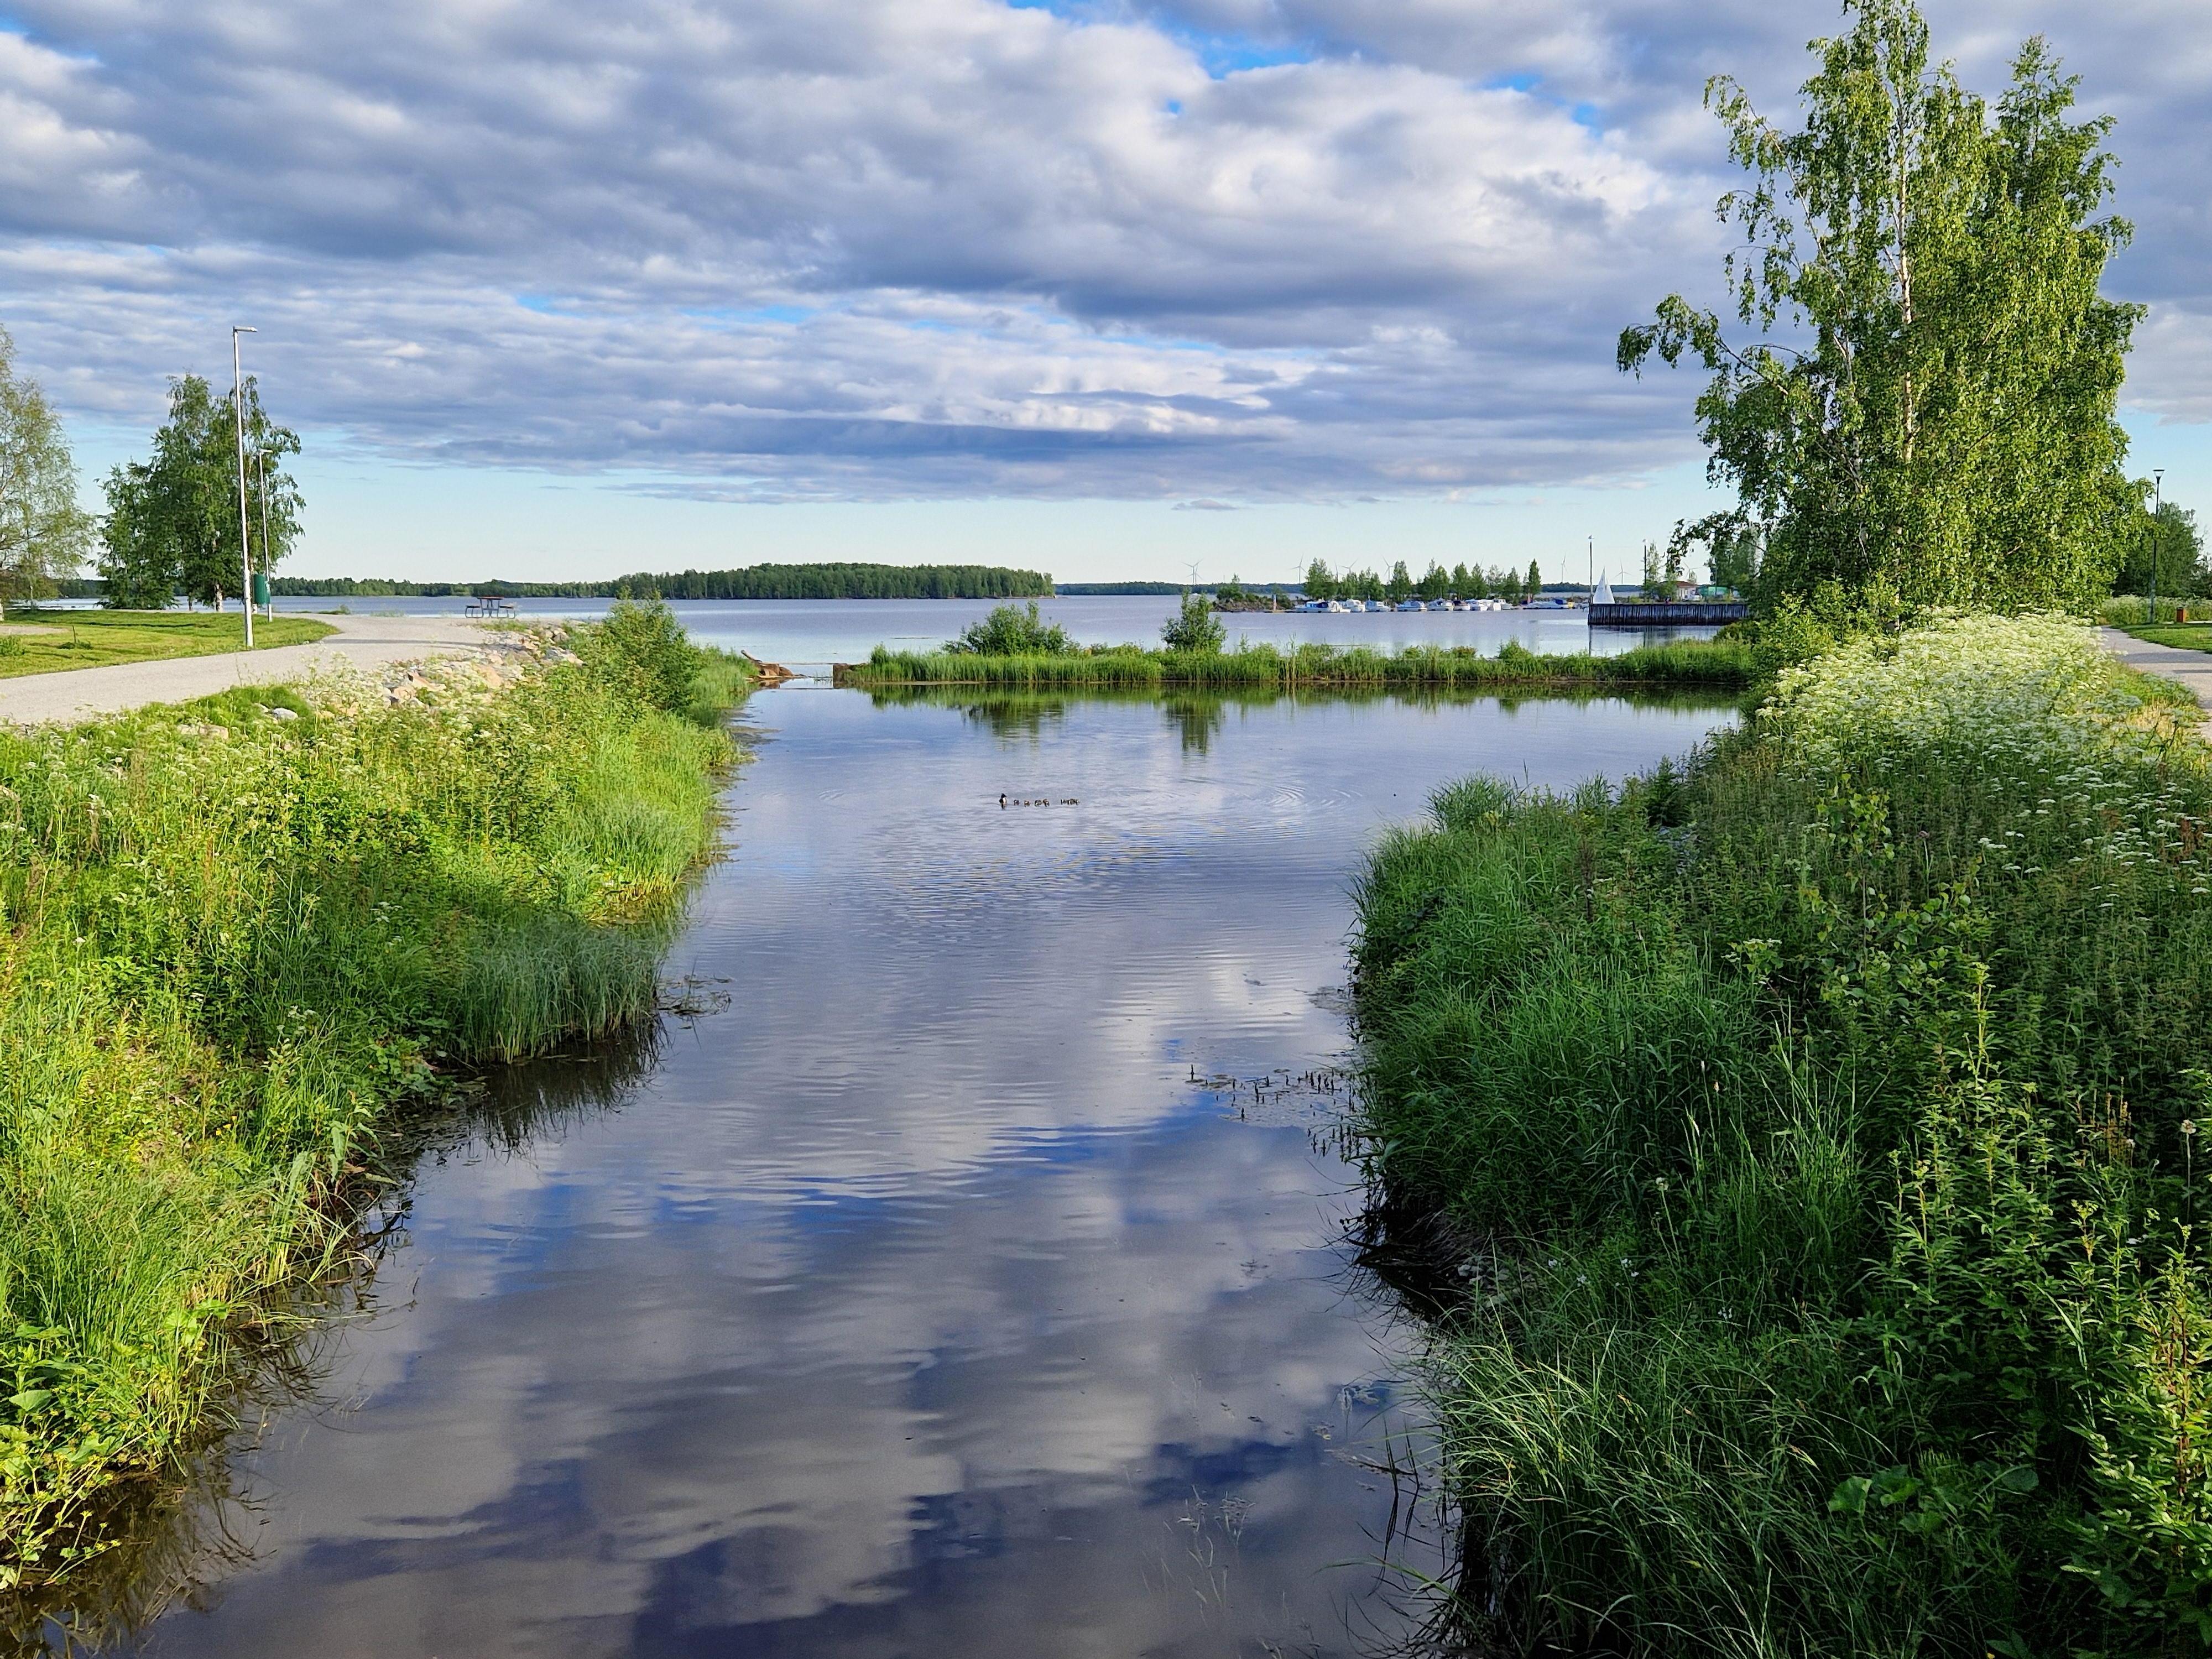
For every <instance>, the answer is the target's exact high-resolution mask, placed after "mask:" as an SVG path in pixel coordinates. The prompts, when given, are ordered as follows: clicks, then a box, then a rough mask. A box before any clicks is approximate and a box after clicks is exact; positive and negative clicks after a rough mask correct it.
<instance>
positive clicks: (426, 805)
mask: <svg viewBox="0 0 2212 1659" xmlns="http://www.w3.org/2000/svg"><path fill="white" fill-rule="evenodd" d="M567 643H568V646H569V647H570V648H571V650H572V651H573V652H574V656H575V658H576V660H574V661H571V662H558V663H556V662H555V661H553V660H551V659H550V658H549V659H548V660H547V662H546V664H545V665H544V666H543V667H542V668H540V669H539V670H538V671H534V672H532V673H529V674H527V675H526V676H525V677H524V678H522V679H521V680H520V683H519V684H514V685H512V686H510V687H508V688H507V689H505V690H498V691H491V690H487V688H486V686H485V684H484V683H483V680H482V678H479V677H478V676H477V674H476V673H475V672H474V671H471V669H470V668H468V667H467V666H465V665H456V666H453V667H452V668H450V669H447V670H445V671H441V672H439V673H435V674H434V676H433V678H432V683H431V684H430V685H429V687H428V689H427V690H423V691H422V692H421V693H420V694H419V696H413V700H411V701H409V702H404V703H399V704H396V705H395V704H392V703H389V702H387V700H386V696H384V694H383V693H382V692H381V691H380V690H378V689H377V688H376V687H375V686H374V685H373V684H369V683H368V682H355V681H331V682H327V683H323V684H316V685H311V686H307V687H304V688H295V689H288V690H269V689H265V688H253V689H252V690H240V691H237V692H234V693H230V694H228V695H227V696H224V697H222V698H220V699H211V700H210V701H208V702H204V703H200V704H195V705H192V706H191V707H189V708H154V709H149V710H146V711H143V713H141V714H137V715H134V716H132V717H130V718H128V719H125V720H114V721H110V722H106V723H103V724H100V725H94V726H78V727H73V728H70V729H68V730H44V731H40V732H33V733H32V734H30V735H27V736H21V737H9V736H0V1052H4V1054H6V1055H7V1064H6V1066H4V1067H0V1588H5V1587H9V1586H16V1587H22V1586H27V1585H33V1584H35V1583H38V1582H40V1581H41V1580H43V1579H47V1578H51V1577H53V1576H55V1575H58V1574H62V1573H66V1572H67V1571H70V1569H71V1568H72V1566H74V1565H81V1564H82V1560H83V1559H84V1558H85V1556H86V1555H87V1554H88V1553H97V1552H98V1551H99V1550H100V1549H101V1548H102V1547H104V1546H105V1544H106V1541H107V1538H108V1534H107V1531H106V1526H105V1524H104V1522H103V1518H102V1517H103V1516H104V1514H105V1513H106V1510H107V1509H108V1506H109V1505H110V1504H112V1501H113V1500H114V1499H115V1498H116V1496H117V1494H118V1492H120V1491H122V1490H124V1489H125V1488H126V1487H127V1486H128V1485H129V1484H130V1483H131V1482H133V1481H147V1480H163V1479H167V1478H168V1477H169V1476H170V1475H171V1474H173V1472H174V1468H175V1466H176V1462H177V1460H178V1458H179V1455H182V1454H183V1453H185V1452H186V1451H188V1450H189V1449H191V1448H192V1447H194V1446H196V1445H197V1444H200V1443H204V1440H205V1437H206V1435H207V1431H208V1430H209V1427H210V1423H211V1422H212V1421H214V1420H215V1419H217V1418H219V1416H220V1412H221V1401H222V1399H223V1398H224V1395H225V1391H226V1389H228V1387H229V1386H230V1385H231V1384H232V1383H234V1380H235V1378H236V1376H237V1374H238V1372H239V1370H240V1364H242V1363H243V1361H244V1360H245V1359H246V1358H248V1357H250V1356H251V1354H252V1352H253V1351H254V1350H255V1348H256V1347H257V1346H259V1345H264V1344H265V1342H266V1340H267V1338H268V1335H269V1334H270V1328H271V1322H272V1321H281V1319H282V1317H283V1315H282V1312H281V1308H282V1302H283V1291H285V1289H286V1287H288V1286H289V1285H293V1284H295V1283H296V1282H298V1281H299V1279H301V1276H302V1275H303V1274H306V1273H311V1272H312V1271H313V1267H314V1266H315V1263H316V1262H317V1261H318V1260H319V1257H320V1255H322V1253H323V1252H324V1251H325V1250H326V1249H329V1248H331V1247H332V1246H333V1245H335V1244H336V1243H337V1242H339V1241H340V1240H341V1239H342V1238H343V1233H344V1225H345V1219H346V1217H347V1216H348V1214H349V1210H350V1204H351V1194H353V1192H355V1191H356V1190H357V1189H358V1188H359V1184H360V1183H361V1182H362V1180H363V1178H364V1177H366V1176H369V1175H370V1174H371V1173H372V1172H373V1170H374V1168H375V1166H376V1164H377V1161H378V1160H377V1157H376V1146H377V1140H378V1135H379V1126H380V1122H381V1121H384V1120H385V1119H386V1115H388V1114H389V1113H391V1112H392V1110H393V1109H395V1108H397V1107H399V1106H402V1105H404V1103H406V1102H407V1101H408V1100H409V1099H410V1097H423V1096H427V1095H429V1094H431V1093H434V1092H435V1091H437V1090H438V1088H439V1087H440V1077H441V1073H442V1072H445V1071H447V1069H449V1068H450V1067H452V1066H454V1065H456V1064H462V1063H467V1062H471V1061H477V1060H490V1059H495V1058H501V1057H507V1056H513V1055H520V1054H529V1053H531V1052H533V1051H535V1050H538V1049H539V1048H544V1047H545V1046H546V1045H548V1044H549V1043H550V1042H553V1041H555V1040H556V1039H558V1038H560V1037H562V1036H568V1035H572V1034H576V1033H586V1032H593V1031H600V1030H607V1029H610V1028H612V1027H616V1026H619V1025H621V1024H624V1023H625V1022H629V1021H632V1020H635V1019H637V1018H641V1017H642V1016H644V1015H646V1014H647V1012H649V1011H650V1009H651V1007H652V1004H653V994H654V987H655V976H656V970H657V964H658V960H659V951H660V949H661V947H662V945H663V944H664V942H665V936H666V931H667V928H668V927H669V926H670V925H671V922H672V921H673V920H674V918H675V915H676V911H677V908H678V902H679V899H680V895H681V893H682V890H683V885H684V880H685V878H686V875H687V873H688V872H690V870H691V869H692V867H693V866H695V865H696V862H697V860H699V858H700V857H701V856H702V854H703V853H704V852H705V851H706V849H707V848H708V845H709V842H710V839H711V836H712V834H713V820H712V811H713V802H714V790H715V783H714V774H715V773H716V771H717V770H718V769H720V768H721V767H722V766H724V765H725V764H726V763H728V762H729V761H730V760H731V759H732V750H731V747H730V744H729V741H728V739H727V738H726V736H724V734H723V733H722V732H721V731H720V729H719V727H718V726H715V725H714V724H712V723H711V721H710V717H711V715H712V714H713V713H714V711H715V710H717V709H718V708H721V707H724V706H726V704H727V703H728V702H729V701H730V700H731V699H732V696H733V695H734V693H735V691H736V690H737V689H738V685H739V683H740V682H739V680H738V675H737V670H736V667H735V666H734V665H732V664H731V663H730V662H728V661H727V660H726V659H720V658H719V657H717V656H714V655H711V654H709V653H701V652H697V651H696V650H694V649H693V648H692V647H690V646H689V645H688V643H686V642H685V641H683V639H682V637H681V635H680V634H679V633H678V632H677V631H676V630H675V629H674V625H673V623H671V622H670V621H669V620H668V618H667V617H666V613H665V611H657V610H651V609H623V610H619V611H617V614H616V615H615V616H614V617H611V618H610V619H609V621H608V622H607V623H603V624H599V625H597V626H594V627H590V628H586V629H577V630H574V632H573V633H572V634H571V635H570V636H569V638H568V641H567ZM410 695H413V694H410ZM286 714H289V715H290V716H291V718H289V719H288V718H285V717H284V716H285V715H286ZM702 722H706V723H702Z"/></svg>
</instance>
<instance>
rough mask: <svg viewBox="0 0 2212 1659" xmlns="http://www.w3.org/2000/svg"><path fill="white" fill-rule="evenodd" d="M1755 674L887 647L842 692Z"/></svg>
mask: <svg viewBox="0 0 2212 1659" xmlns="http://www.w3.org/2000/svg"><path fill="white" fill-rule="evenodd" d="M1756 667H1757V665H1756V662H1755V660H1754V655H1753V652H1752V651H1751V649H1750V648H1749V647H1746V646H1741V645H1737V644H1735V643H1731V642H1723V641H1687V642H1683V643H1678V644H1672V645H1653V646H1640V647H1637V648H1636V649H1634V650H1632V651H1626V652H1623V653H1621V654H1620V655H1619V656H1613V657H1595V656H1583V655H1575V656H1541V655H1539V654H1537V653H1535V652H1533V651H1530V650H1528V649H1527V648H1526V647H1522V646H1521V645H1518V644H1516V643H1510V642H1509V643H1508V644H1507V645H1506V646H1505V647H1504V649H1503V650H1502V651H1500V652H1499V653H1498V655H1496V656H1494V657H1486V656H1484V655H1482V654H1481V653H1479V652H1477V651H1474V650H1473V649H1471V648H1469V647H1450V648H1438V649H1423V650H1410V651H1403V652H1399V653H1395V654H1391V653H1383V652H1380V651H1370V650H1368V649H1365V648H1364V647H1359V648H1355V649H1352V650H1342V649H1339V648H1338V647H1334V646H1328V645H1320V644H1311V645H1304V646H1301V647H1298V648H1297V650H1294V651H1278V650H1277V649H1276V648H1275V647H1273V646H1270V645H1251V646H1244V647H1240V648H1238V649H1237V650H1234V651H1148V650H1145V649H1142V648H1140V647H1136V646H1115V647H1099V648H1097V649H1095V650H1088V651H1071V652H1064V653H1055V654H1034V655H1005V656H1000V655H991V654H986V653H978V652H949V651H941V652H894V651H890V650H887V649H885V648H884V647H882V646H878V647H876V650H875V652H874V653H873V654H872V656H870V658H869V659H868V660H867V661H866V662H864V663H851V664H844V665H840V667H839V669H838V674H837V678H838V683H839V684H842V685H856V686H861V687H866V688H870V689H878V688H889V687H894V686H922V685H971V686H989V687H994V688H998V689H1000V690H1022V691H1037V690H1057V689H1061V688H1074V687H1100V688H1106V689H1112V690H1132V691H1142V690H1169V689H1177V690H1218V691H1285V692H1296V691H1305V690H1315V691H1321V690H1350V689H1367V690H1437V691H1443V690H1483V689H1486V688H1490V687H1502V686H1514V685H1521V686H1532V687H1534V686H1550V687H1557V688H1559V689H1562V690H1577V689H1586V690H1614V689H1621V690H1626V689H1632V688H1634V687H1638V686H1650V687H1653V688H1658V687H1663V686H1698V687H1705V688H1711V689H1716V690H1740V689H1741V688H1743V687H1745V686H1747V685H1748V684H1751V682H1752V679H1753V674H1754V672H1755V670H1756Z"/></svg>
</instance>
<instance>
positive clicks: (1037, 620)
mask: <svg viewBox="0 0 2212 1659" xmlns="http://www.w3.org/2000/svg"><path fill="white" fill-rule="evenodd" d="M1081 649H1082V647H1080V646H1078V645H1077V644H1076V643H1075V642H1074V641H1072V640H1070V639H1069V638H1068V637H1067V630H1066V629H1064V628H1062V627H1061V626H1060V624H1059V623H1048V622H1047V621H1045V620H1044V618H1043V617H1041V616H1039V615H1038V614H1037V606H1036V600H1035V599H1031V600H1030V602H1029V605H1027V606H1026V607H1024V606H1022V605H999V606H996V607H994V609H993V611H991V614H990V615H989V616H987V617H984V618H983V620H982V621H981V622H979V623H970V624H969V627H968V629H967V630H966V631H965V632H964V633H963V634H962V635H960V637H959V638H958V639H957V640H947V641H945V650H946V651H947V652H948V653H951V654H953V655H955V656H981V657H1024V656H1043V657H1064V656H1066V655H1068V654H1070V653H1073V652H1076V651H1079V650H1081Z"/></svg>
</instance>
